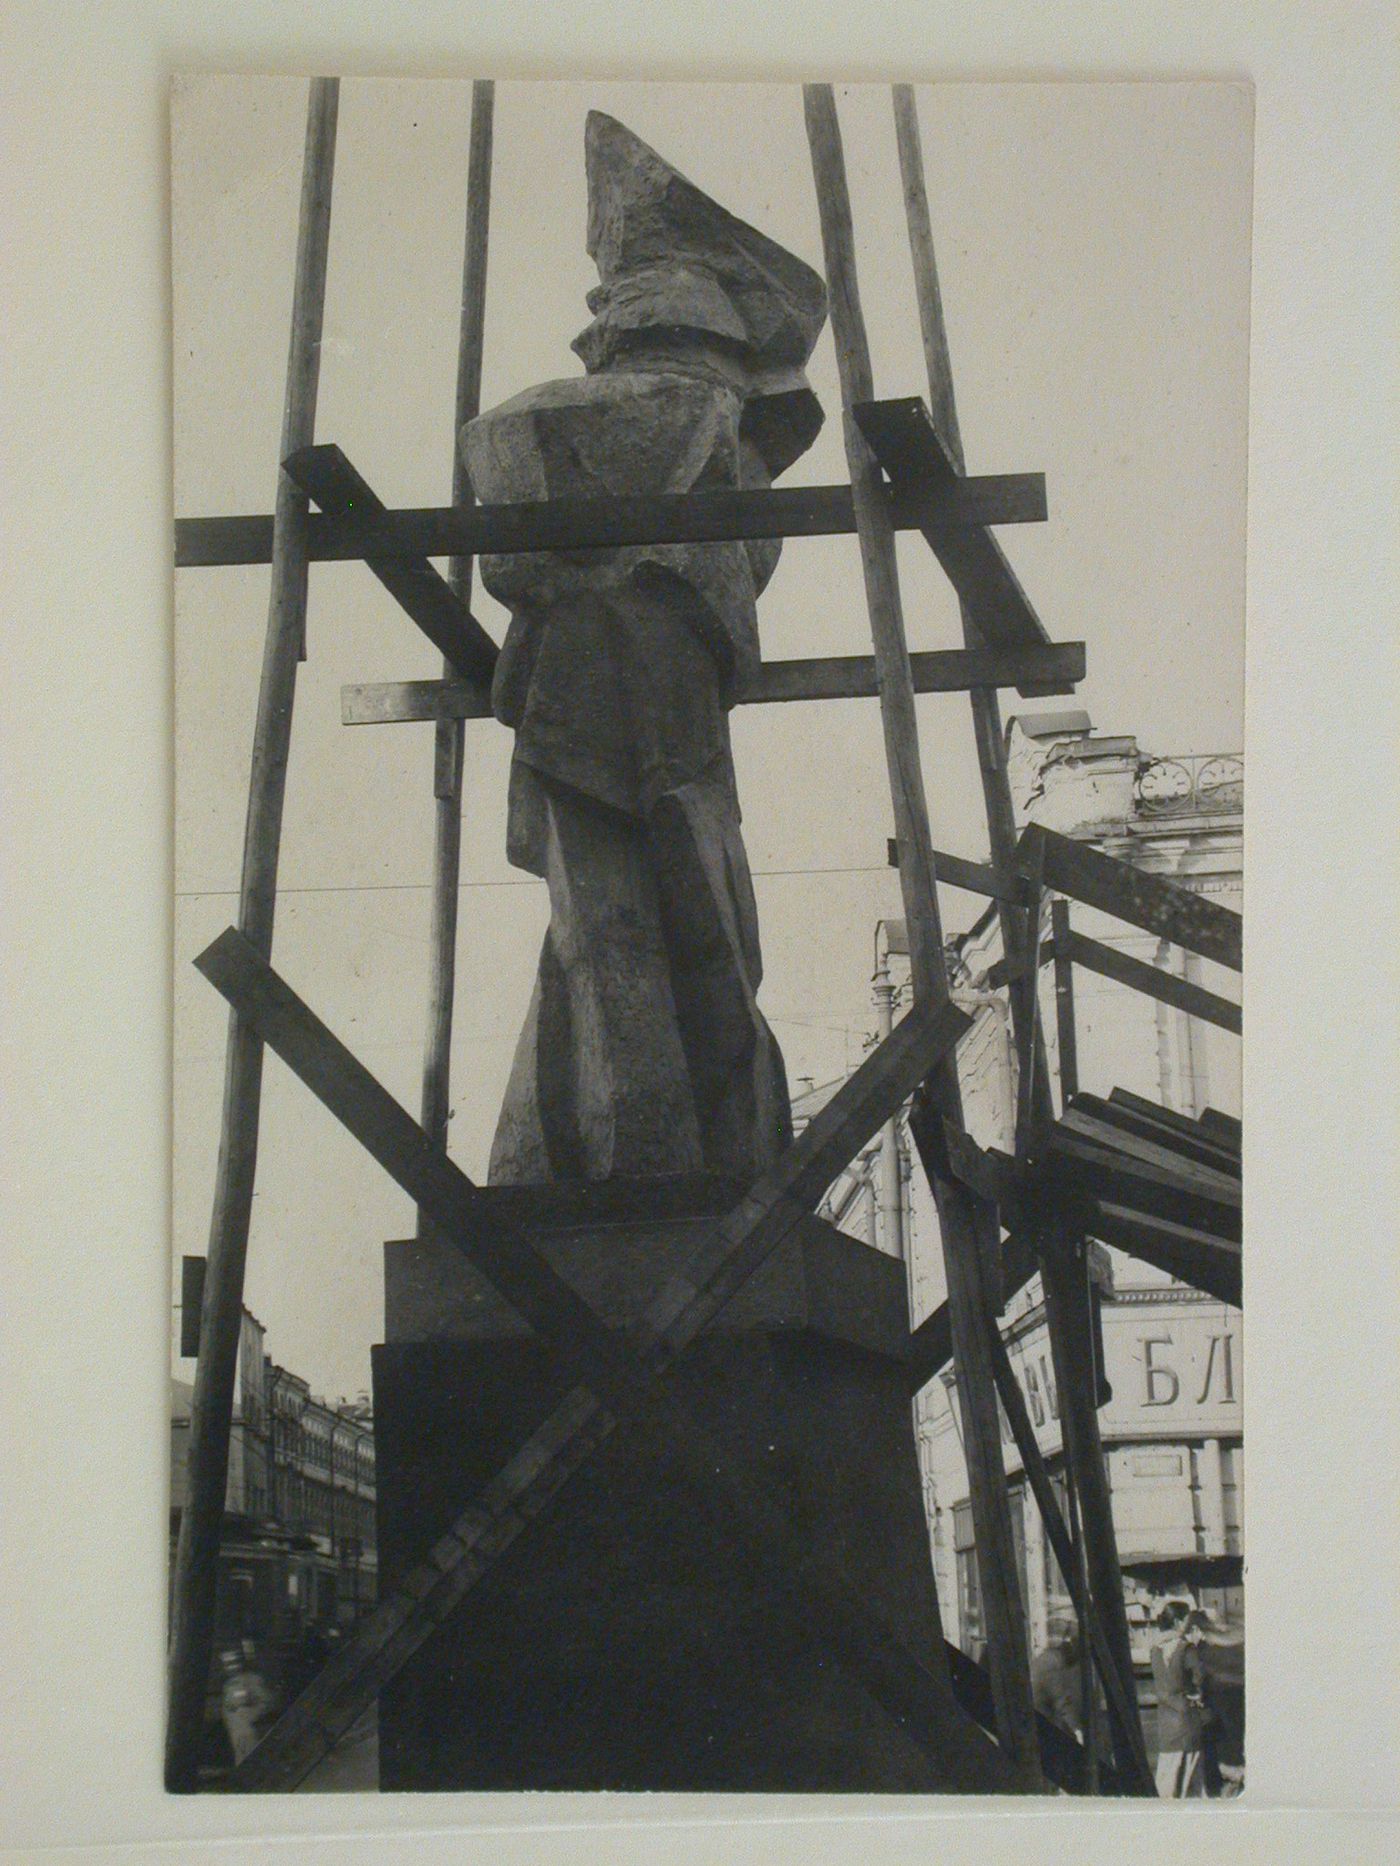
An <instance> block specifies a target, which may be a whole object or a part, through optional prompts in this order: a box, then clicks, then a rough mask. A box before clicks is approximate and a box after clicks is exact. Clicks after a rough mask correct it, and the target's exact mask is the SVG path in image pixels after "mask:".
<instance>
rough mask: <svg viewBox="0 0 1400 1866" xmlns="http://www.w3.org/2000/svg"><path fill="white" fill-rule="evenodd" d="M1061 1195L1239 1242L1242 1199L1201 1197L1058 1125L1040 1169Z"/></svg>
mask: <svg viewBox="0 0 1400 1866" xmlns="http://www.w3.org/2000/svg"><path fill="white" fill-rule="evenodd" d="M1042 1170H1044V1171H1045V1173H1046V1175H1047V1179H1048V1180H1049V1181H1051V1182H1052V1183H1053V1184H1054V1185H1055V1187H1056V1188H1057V1190H1058V1191H1059V1193H1060V1194H1061V1196H1068V1197H1072V1198H1079V1199H1083V1200H1091V1201H1094V1202H1098V1201H1101V1200H1109V1201H1111V1202H1113V1203H1115V1204H1122V1205H1126V1206H1128V1207H1130V1208H1131V1209H1132V1210H1134V1211H1140V1212H1143V1213H1145V1214H1147V1215H1149V1216H1152V1217H1158V1218H1169V1219H1170V1220H1171V1221H1172V1222H1173V1223H1174V1224H1184V1225H1192V1226H1199V1227H1200V1229H1202V1230H1203V1231H1207V1232H1209V1233H1210V1234H1211V1235H1213V1236H1216V1237H1220V1238H1223V1239H1225V1240H1227V1241H1229V1242H1231V1243H1236V1244H1237V1243H1238V1242H1239V1240H1240V1200H1239V1190H1238V1188H1235V1189H1234V1190H1233V1193H1232V1195H1231V1196H1229V1197H1226V1196H1224V1195H1219V1196H1215V1195H1211V1196H1207V1195H1204V1194H1202V1193H1201V1192H1200V1191H1198V1190H1197V1188H1196V1187H1195V1186H1194V1185H1193V1184H1191V1183H1190V1182H1189V1181H1188V1180H1187V1179H1186V1178H1185V1177H1184V1176H1183V1175H1182V1174H1179V1173H1169V1172H1164V1171H1162V1170H1161V1169H1159V1168H1156V1167H1152V1166H1147V1165H1144V1164H1142V1163H1140V1162H1138V1161H1136V1160H1132V1159H1129V1158H1128V1157H1127V1156H1126V1155H1125V1154H1123V1153H1121V1152H1120V1151H1119V1150H1118V1149H1117V1148H1112V1149H1110V1148H1106V1147H1095V1146H1091V1145H1090V1144H1089V1142H1087V1141H1084V1140H1081V1139H1079V1138H1078V1136H1076V1135H1073V1134H1067V1133H1065V1132H1063V1131H1062V1129H1061V1128H1060V1127H1059V1125H1058V1124H1057V1125H1056V1126H1055V1127H1054V1128H1052V1129H1051V1131H1050V1133H1049V1135H1048V1136H1047V1137H1046V1142H1045V1166H1044V1168H1043V1169H1042Z"/></svg>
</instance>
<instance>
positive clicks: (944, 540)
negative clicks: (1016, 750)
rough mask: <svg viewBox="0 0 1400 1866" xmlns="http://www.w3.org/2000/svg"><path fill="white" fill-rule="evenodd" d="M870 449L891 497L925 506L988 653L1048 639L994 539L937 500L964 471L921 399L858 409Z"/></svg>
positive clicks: (931, 540)
mask: <svg viewBox="0 0 1400 1866" xmlns="http://www.w3.org/2000/svg"><path fill="white" fill-rule="evenodd" d="M851 412H852V414H853V415H854V416H855V418H856V423H857V425H858V426H859V428H860V431H861V433H862V434H863V435H864V436H865V440H866V443H867V445H868V446H869V448H870V450H871V452H872V453H873V454H874V455H875V458H876V459H877V460H878V461H879V463H880V465H881V466H882V467H883V468H884V470H885V472H886V473H887V474H888V475H889V480H890V487H891V491H892V495H893V497H895V498H897V499H899V500H901V501H904V500H914V501H919V502H921V503H922V506H923V512H924V518H923V522H922V523H921V524H920V526H919V530H920V531H921V532H922V533H923V535H924V537H925V539H926V540H927V542H928V544H929V546H930V548H931V549H932V551H933V553H934V556H935V557H937V559H938V561H939V563H940V564H941V565H942V566H943V569H944V572H945V574H946V575H947V578H948V581H949V582H950V583H951V584H952V586H953V588H954V589H955V590H956V591H957V593H958V597H959V600H960V601H961V603H962V605H963V608H964V610H965V611H966V613H967V615H968V616H969V617H970V618H971V620H972V622H973V623H974V625H975V626H976V629H977V632H978V634H979V635H980V636H981V637H982V640H983V641H984V642H985V643H986V644H987V645H988V646H996V647H999V648H1021V647H1031V646H1032V645H1034V644H1035V643H1037V642H1046V641H1048V640H1049V636H1048V635H1047V634H1046V633H1045V629H1044V627H1043V625H1042V624H1041V621H1040V618H1039V616H1037V615H1036V613H1035V610H1034V609H1033V608H1032V607H1031V605H1030V601H1029V599H1028V597H1027V596H1026V593H1025V591H1024V590H1023V589H1022V588H1021V586H1020V584H1019V583H1018V582H1017V580H1016V577H1015V573H1014V572H1013V571H1012V569H1011V566H1010V564H1008V563H1007V561H1006V558H1005V557H1004V556H1003V554H1002V550H1001V547H1000V545H999V544H998V543H997V542H996V540H995V538H993V537H991V536H989V534H988V533H987V532H986V530H985V529H983V528H982V527H980V526H976V525H960V526H953V525H950V524H949V523H948V521H947V519H946V517H945V516H944V510H945V507H944V505H943V504H942V502H941V500H940V497H939V495H945V494H946V488H948V487H949V486H951V485H953V484H955V483H956V482H957V480H958V477H959V475H958V469H957V466H956V465H955V464H954V461H953V458H952V456H951V455H950V454H949V452H948V450H947V448H946V447H945V445H944V443H943V440H942V437H941V436H940V435H939V433H938V430H937V429H936V428H935V427H934V425H933V422H932V420H931V418H930V416H929V412H928V410H927V409H926V408H925V407H924V404H923V403H922V401H920V400H919V398H918V397H917V396H911V397H907V398H902V399H900V400H896V401H886V402H860V403H857V404H856V406H855V407H854V408H853V409H852V411H851Z"/></svg>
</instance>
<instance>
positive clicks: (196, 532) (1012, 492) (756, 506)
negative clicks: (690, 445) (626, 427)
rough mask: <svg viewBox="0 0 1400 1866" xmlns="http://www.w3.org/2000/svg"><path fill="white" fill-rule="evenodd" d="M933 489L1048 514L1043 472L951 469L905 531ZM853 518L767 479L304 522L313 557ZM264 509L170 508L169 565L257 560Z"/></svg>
mask: <svg viewBox="0 0 1400 1866" xmlns="http://www.w3.org/2000/svg"><path fill="white" fill-rule="evenodd" d="M930 499H932V500H933V501H934V502H936V503H937V505H938V507H939V512H940V515H941V516H943V517H944V518H945V522H946V523H948V524H949V525H950V526H951V527H953V528H954V529H957V528H958V527H959V526H965V525H1018V524H1038V523H1040V522H1042V521H1043V520H1044V518H1045V514H1046V505H1045V475H1044V474H1043V473H994V474H986V475H982V476H979V477H976V478H963V477H961V476H959V478H958V480H957V482H956V484H954V485H952V486H944V487H940V488H939V489H937V490H936V491H935V492H933V493H931V494H926V493H921V494H919V495H916V496H913V497H909V498H900V497H895V498H893V499H892V500H891V502H890V507H891V510H890V516H891V520H892V522H893V524H894V526H895V529H896V530H897V531H914V530H917V529H918V528H919V526H920V524H921V523H922V522H923V521H924V519H925V517H926V510H925V508H926V505H927V504H928V502H929V500H930ZM855 529H856V521H855V510H854V507H853V506H852V503H851V489H850V487H849V486H775V487H772V488H764V489H751V490H744V491H721V492H696V493H655V494H647V495H641V496H635V497H627V498H617V499H539V500H530V501H525V500H522V501H519V502H515V503H511V504H496V505H480V506H475V507H468V506H462V505H441V506H408V507H402V508H399V509H397V510H393V511H389V510H386V509H385V508H384V507H382V506H381V507H379V508H378V510H377V511H376V512H375V513H374V514H373V522H372V524H370V525H369V526H367V527H366V526H364V525H363V524H362V523H361V522H360V520H359V519H347V518H346V517H345V516H344V515H343V514H329V513H328V514H327V515H326V516H325V517H323V518H321V519H319V520H313V521H312V523H311V526H310V528H309V531H308V536H307V545H308V554H309V557H310V560H311V562H312V563H327V562H333V561H335V560H338V559H346V558H358V557H362V556H364V555H365V550H366V546H368V548H369V549H371V550H372V551H373V552H374V553H375V555H377V556H380V557H386V558H388V557H409V558H413V557H448V556H462V557H485V556H488V555H494V554H496V553H498V552H507V553H508V552H514V551H578V550H589V549H595V550H597V549H614V548H616V547H618V546H622V545H633V544H696V543H698V544H705V543H722V542H725V541H726V540H729V539H734V538H821V537H840V536H842V535H843V534H849V533H851V532H853V531H854V530H855ZM271 545H272V521H271V519H269V518H265V517H262V516H247V517H244V516H230V517H217V518H215V517H209V518H177V519H176V521H175V567H176V569H177V570H193V569H200V568H213V567H215V566H217V565H221V564H265V563H267V562H268V560H269V555H270V552H271Z"/></svg>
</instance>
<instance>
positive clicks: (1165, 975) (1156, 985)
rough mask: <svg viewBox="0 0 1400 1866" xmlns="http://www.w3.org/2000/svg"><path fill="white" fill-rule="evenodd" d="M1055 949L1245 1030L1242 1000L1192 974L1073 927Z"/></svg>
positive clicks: (1207, 1018)
mask: <svg viewBox="0 0 1400 1866" xmlns="http://www.w3.org/2000/svg"><path fill="white" fill-rule="evenodd" d="M1055 950H1056V951H1057V952H1059V951H1061V950H1063V952H1064V953H1065V955H1066V957H1068V958H1070V959H1072V960H1073V961H1074V963H1075V964H1076V965H1082V966H1083V967H1084V968H1085V969H1086V971H1090V972H1097V973H1098V974H1099V975H1100V977H1102V978H1111V979H1113V980H1114V982H1115V983H1116V984H1119V985H1128V986H1130V987H1131V988H1132V990H1134V991H1141V992H1145V993H1146V995H1147V996H1148V997H1149V998H1156V999H1157V1000H1158V1002H1159V1003H1161V1004H1170V1005H1173V1006H1174V1007H1175V1008H1176V1009H1177V1010H1178V1011H1185V1012H1186V1014H1187V1016H1188V1017H1199V1018H1201V1019H1203V1020H1204V1022H1206V1023H1208V1024H1215V1025H1216V1026H1217V1027H1218V1028H1219V1029H1221V1030H1232V1031H1233V1032H1234V1033H1235V1035H1236V1036H1239V1035H1240V1033H1241V1029H1242V1021H1241V1020H1242V1013H1241V1010H1240V1007H1239V1005H1238V1004H1232V1003H1231V1002H1230V1000H1229V999H1228V998H1221V997H1218V996H1217V995H1216V993H1215V992H1213V991H1207V990H1206V989H1205V987H1204V986H1203V985H1196V984H1193V983H1192V982H1191V980H1190V979H1188V978H1178V977H1177V975H1176V973H1175V972H1168V971H1165V970H1163V968H1162V967H1161V966H1157V965H1148V964H1147V963H1146V961H1145V960H1142V959H1134V958H1133V956H1132V955H1131V953H1126V952H1119V951H1118V950H1117V948H1116V947H1114V946H1105V945H1103V944H1101V942H1100V941H1098V940H1096V939H1088V938H1087V937H1086V936H1085V935H1084V934H1083V933H1076V932H1075V931H1074V930H1073V928H1071V929H1070V931H1069V932H1068V933H1067V934H1066V935H1065V938H1064V940H1063V942H1060V941H1058V940H1057V941H1056V943H1055Z"/></svg>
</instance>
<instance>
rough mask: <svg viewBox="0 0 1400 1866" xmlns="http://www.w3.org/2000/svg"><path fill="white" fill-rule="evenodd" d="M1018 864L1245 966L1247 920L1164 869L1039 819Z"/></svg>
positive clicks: (1054, 886)
mask: <svg viewBox="0 0 1400 1866" xmlns="http://www.w3.org/2000/svg"><path fill="white" fill-rule="evenodd" d="M1016 865H1017V867H1018V868H1019V869H1020V871H1021V873H1022V874H1024V875H1026V876H1028V877H1034V875H1035V873H1036V872H1037V869H1039V871H1040V872H1041V873H1042V874H1043V875H1044V878H1045V886H1046V887H1047V888H1048V889H1051V890H1053V891H1054V892H1055V893H1058V894H1067V895H1068V896H1069V898H1070V899H1071V900H1075V901H1082V902H1083V903H1084V905H1085V906H1086V907H1097V908H1098V909H1099V911H1100V912H1101V913H1106V914H1111V915H1113V916H1114V918H1116V919H1118V920H1126V921H1127V922H1128V923H1129V924H1130V925H1131V926H1136V927H1141V928H1142V929H1143V930H1144V932H1147V933H1156V934H1157V935H1158V936H1159V937H1160V938H1162V939H1169V940H1171V941H1173V943H1174V944H1176V945H1178V946H1184V947H1185V948H1186V950H1187V951H1188V952H1194V953H1199V954H1200V956H1201V957H1202V958H1203V959H1213V960H1215V962H1216V963H1217V964H1218V965H1224V966H1228V967H1229V968H1230V970H1231V971H1232V972H1238V971H1241V970H1242V969H1243V933H1244V922H1243V921H1242V920H1241V918H1240V916H1239V915H1238V914H1237V913H1232V912H1231V910H1230V909H1229V908H1228V907H1221V906H1220V905H1219V904H1218V903H1217V902H1215V901H1212V900H1208V899H1207V898H1206V897H1205V896H1204V895H1201V894H1193V893H1192V892H1191V890H1190V889H1189V888H1183V887H1178V886H1177V885H1176V884H1175V883H1173V882H1170V881H1163V880H1162V878H1161V876H1160V875H1150V874H1148V873H1147V872H1146V871H1145V870H1144V869H1141V868H1135V867H1133V865H1132V864H1131V863H1130V862H1120V861H1118V860H1116V859H1115V858H1114V857H1113V856H1111V855H1104V854H1103V853H1102V851H1101V850H1099V849H1094V848H1091V847H1090V846H1089V844H1088V843H1084V842H1079V841H1077V840H1075V839H1074V838H1073V837H1070V836H1062V835H1060V834H1059V833H1058V832H1057V831H1056V830H1053V829H1046V828H1045V827H1044V825H1043V824H1040V823H1032V824H1031V826H1030V827H1029V828H1028V829H1026V830H1025V831H1023V832H1022V835H1021V840H1020V844H1019V845H1018V849H1017V861H1016Z"/></svg>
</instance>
